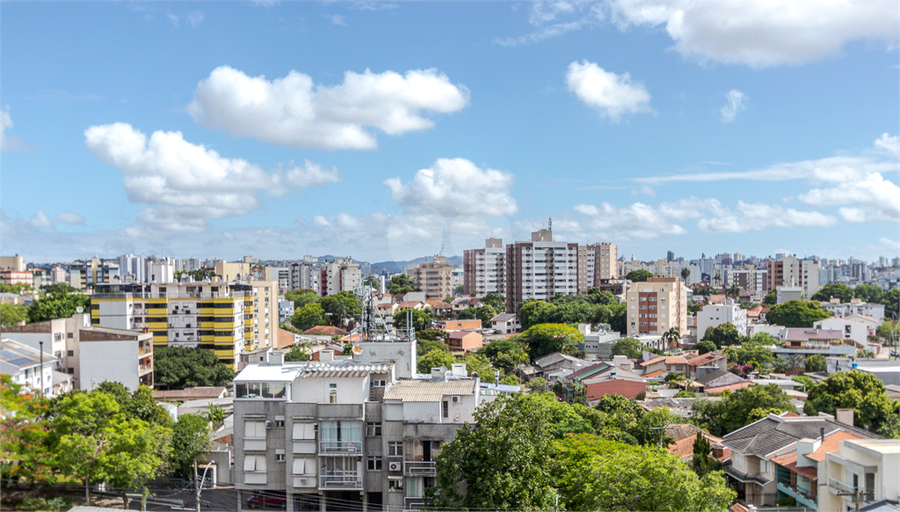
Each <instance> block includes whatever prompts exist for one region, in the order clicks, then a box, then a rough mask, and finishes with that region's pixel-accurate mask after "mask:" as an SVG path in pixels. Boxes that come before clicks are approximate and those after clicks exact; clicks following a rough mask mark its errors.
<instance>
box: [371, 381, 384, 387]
mask: <svg viewBox="0 0 900 512" xmlns="http://www.w3.org/2000/svg"><path fill="white" fill-rule="evenodd" d="M372 387H373V388H383V387H384V381H383V380H373V381H372Z"/></svg>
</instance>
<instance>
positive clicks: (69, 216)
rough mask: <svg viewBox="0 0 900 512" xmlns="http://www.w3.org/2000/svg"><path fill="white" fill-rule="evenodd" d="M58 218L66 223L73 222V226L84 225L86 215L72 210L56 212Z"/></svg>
mask: <svg viewBox="0 0 900 512" xmlns="http://www.w3.org/2000/svg"><path fill="white" fill-rule="evenodd" d="M56 220H58V221H60V222H62V223H65V224H71V225H73V226H83V225H84V217H83V216H81V215H78V214H77V213H72V212H62V213H58V214H56Z"/></svg>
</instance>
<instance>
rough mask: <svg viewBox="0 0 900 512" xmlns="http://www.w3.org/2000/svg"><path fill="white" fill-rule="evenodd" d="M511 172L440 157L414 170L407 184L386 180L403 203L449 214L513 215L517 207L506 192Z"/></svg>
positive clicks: (453, 215)
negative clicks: (432, 162)
mask: <svg viewBox="0 0 900 512" xmlns="http://www.w3.org/2000/svg"><path fill="white" fill-rule="evenodd" d="M512 182H513V175H512V174H510V173H508V172H503V171H498V170H495V169H480V168H479V167H477V166H476V165H475V164H473V163H472V162H470V161H468V160H466V159H464V158H442V159H439V160H438V161H436V162H435V163H434V165H432V166H431V167H430V168H428V169H422V170H420V171H418V172H416V175H415V177H414V178H413V180H412V181H411V182H409V183H407V184H406V185H404V184H403V182H402V181H401V180H400V178H391V179H388V180H385V182H384V184H385V185H387V187H388V188H389V189H390V190H391V195H392V196H393V198H394V200H395V201H397V202H398V203H400V205H402V206H404V207H412V206H424V207H428V208H431V209H433V210H434V211H436V212H438V213H440V214H441V215H445V216H448V217H455V216H470V215H487V216H500V215H513V214H515V213H517V212H518V210H519V207H518V205H517V204H516V200H515V199H513V198H512V196H511V195H510V194H509V192H510V188H511V187H512Z"/></svg>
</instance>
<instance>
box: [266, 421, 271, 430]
mask: <svg viewBox="0 0 900 512" xmlns="http://www.w3.org/2000/svg"><path fill="white" fill-rule="evenodd" d="M270 428H272V421H271V420H266V429H270Z"/></svg>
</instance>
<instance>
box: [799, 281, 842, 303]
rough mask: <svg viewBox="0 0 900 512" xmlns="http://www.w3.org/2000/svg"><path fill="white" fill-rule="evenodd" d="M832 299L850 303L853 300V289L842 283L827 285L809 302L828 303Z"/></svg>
mask: <svg viewBox="0 0 900 512" xmlns="http://www.w3.org/2000/svg"><path fill="white" fill-rule="evenodd" d="M832 297H833V298H835V299H840V301H841V302H850V299H852V298H853V288H850V287H849V286H847V285H845V284H841V283H831V284H827V285H825V286H823V287H822V289H821V290H819V291H817V292H816V293H814V294H813V296H812V297H810V298H809V300H814V301H819V302H828V301H829V300H831V298H832Z"/></svg>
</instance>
